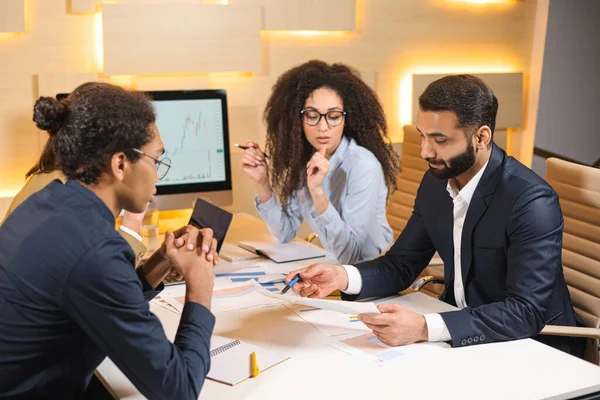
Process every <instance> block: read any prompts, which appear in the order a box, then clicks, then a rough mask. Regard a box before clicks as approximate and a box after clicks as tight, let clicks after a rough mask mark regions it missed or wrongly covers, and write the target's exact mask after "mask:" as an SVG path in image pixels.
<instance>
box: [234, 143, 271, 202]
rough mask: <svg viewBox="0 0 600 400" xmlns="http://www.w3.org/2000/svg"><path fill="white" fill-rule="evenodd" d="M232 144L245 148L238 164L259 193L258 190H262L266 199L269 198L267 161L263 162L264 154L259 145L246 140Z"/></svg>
mask: <svg viewBox="0 0 600 400" xmlns="http://www.w3.org/2000/svg"><path fill="white" fill-rule="evenodd" d="M234 145H235V146H236V147H239V148H240V149H245V151H244V156H243V157H242V162H241V164H240V166H241V168H242V170H243V171H244V172H245V173H246V175H248V176H249V177H250V178H251V179H252V180H253V181H254V182H255V183H256V186H257V189H258V191H259V194H260V192H264V194H265V196H268V197H267V199H268V198H270V197H271V187H270V185H269V172H268V169H267V163H266V162H265V157H266V156H265V154H264V153H263V152H262V150H261V149H260V147H259V146H258V145H257V144H256V143H254V142H252V141H248V142H246V143H245V144H244V145H239V144H237V143H235V144H234ZM261 197H262V196H261Z"/></svg>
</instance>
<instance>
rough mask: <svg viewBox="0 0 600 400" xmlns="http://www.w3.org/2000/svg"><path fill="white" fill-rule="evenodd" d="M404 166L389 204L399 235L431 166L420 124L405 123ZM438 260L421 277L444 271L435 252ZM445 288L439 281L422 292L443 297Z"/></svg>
mask: <svg viewBox="0 0 600 400" xmlns="http://www.w3.org/2000/svg"><path fill="white" fill-rule="evenodd" d="M400 167H401V170H400V173H399V174H398V178H397V180H396V183H397V184H398V189H396V191H395V192H394V194H392V196H391V197H390V199H389V201H388V204H387V220H388V223H389V224H390V226H391V227H392V230H393V231H394V238H395V239H397V238H398V236H400V233H401V232H402V230H403V229H404V227H405V226H406V223H407V222H408V219H409V218H410V216H411V215H412V212H413V208H414V206H415V198H416V197H417V190H418V189H419V185H420V184H421V180H422V179H423V174H425V171H427V170H428V169H429V166H428V165H427V161H425V160H423V159H422V158H421V135H420V134H419V131H418V130H417V128H415V127H414V126H412V125H406V126H405V127H404V143H402V155H401V158H400ZM434 260H435V261H433V260H432V262H433V264H435V265H429V266H427V267H425V269H424V270H423V271H422V272H421V273H420V274H419V277H418V278H420V277H422V276H427V275H434V276H443V275H444V266H443V264H442V262H441V259H439V256H434ZM418 278H417V279H418ZM443 291H444V285H443V284H439V283H430V284H428V285H426V286H425V287H423V289H422V290H421V292H422V293H425V294H427V295H429V296H431V297H434V298H437V297H439V296H440V295H441V294H442V292H443Z"/></svg>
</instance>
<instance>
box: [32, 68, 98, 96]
mask: <svg viewBox="0 0 600 400" xmlns="http://www.w3.org/2000/svg"><path fill="white" fill-rule="evenodd" d="M37 80H38V93H37V95H38V96H51V97H54V96H56V95H57V94H58V93H71V92H72V91H73V90H74V89H75V88H76V87H77V86H79V85H81V84H83V83H86V82H102V81H105V79H104V78H101V77H100V76H99V75H98V74H94V73H81V74H51V73H41V74H38V77H37Z"/></svg>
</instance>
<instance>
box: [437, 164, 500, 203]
mask: <svg viewBox="0 0 600 400" xmlns="http://www.w3.org/2000/svg"><path fill="white" fill-rule="evenodd" d="M488 162H489V160H488V161H486V162H485V164H484V165H483V167H482V168H481V169H480V170H479V171H478V172H477V173H476V174H475V176H474V177H473V178H471V180H470V181H469V182H468V183H467V184H466V185H465V186H464V187H463V188H462V189H461V190H460V191H456V188H455V187H454V186H453V185H452V183H451V181H452V179H448V184H446V190H447V191H448V193H449V194H450V197H452V200H455V199H456V198H457V197H459V196H460V197H461V198H462V199H463V200H464V201H465V202H467V203H471V199H472V198H473V194H475V189H477V185H479V181H480V180H481V177H482V176H483V172H484V171H485V168H486V167H487V165H488Z"/></svg>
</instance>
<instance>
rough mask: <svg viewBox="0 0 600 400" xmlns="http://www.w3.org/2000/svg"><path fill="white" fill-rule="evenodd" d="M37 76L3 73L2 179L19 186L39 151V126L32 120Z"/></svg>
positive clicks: (8, 185)
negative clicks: (35, 78)
mask: <svg viewBox="0 0 600 400" xmlns="http://www.w3.org/2000/svg"><path fill="white" fill-rule="evenodd" d="M34 95H35V91H34V77H33V76H32V75H29V74H26V73H10V74H3V75H2V80H1V81H0V104H2V107H0V143H1V145H0V182H1V183H2V189H8V188H11V189H12V188H18V187H20V186H21V185H22V184H23V183H24V182H25V172H26V171H27V170H28V169H29V168H30V167H31V166H32V165H33V163H34V162H35V161H36V160H37V157H38V154H39V144H38V140H39V136H38V129H37V128H36V126H35V124H34V123H33V121H32V116H33V103H34Z"/></svg>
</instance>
